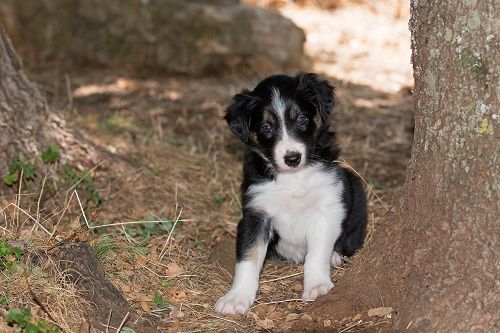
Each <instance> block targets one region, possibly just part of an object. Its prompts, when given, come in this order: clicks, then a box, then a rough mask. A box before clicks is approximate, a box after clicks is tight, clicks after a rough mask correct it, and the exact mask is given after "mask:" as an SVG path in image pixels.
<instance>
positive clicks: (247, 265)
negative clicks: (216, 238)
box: [215, 213, 270, 314]
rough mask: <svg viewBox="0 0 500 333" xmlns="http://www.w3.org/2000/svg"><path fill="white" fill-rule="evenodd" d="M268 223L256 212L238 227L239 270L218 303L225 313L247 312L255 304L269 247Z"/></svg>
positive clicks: (216, 308) (216, 307)
mask: <svg viewBox="0 0 500 333" xmlns="http://www.w3.org/2000/svg"><path fill="white" fill-rule="evenodd" d="M269 229H270V227H269V220H268V219H266V218H264V217H263V216H261V215H259V214H255V213H248V214H245V215H244V216H243V218H242V219H241V221H240V223H239V224H238V234H237V240H236V268H235V270H234V279H233V284H232V286H231V289H230V290H229V291H228V292H227V294H226V295H224V296H223V297H221V298H220V299H219V300H218V301H217V303H216V304H215V310H216V311H217V312H219V313H224V314H242V313H245V312H246V311H247V310H248V309H249V308H250V306H251V305H252V304H253V302H254V301H255V295H256V293H257V290H258V288H259V275H260V270H261V269H262V265H263V264H264V259H265V257H266V251H267V246H268V244H269Z"/></svg>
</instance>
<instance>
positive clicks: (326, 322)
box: [323, 319, 332, 327]
mask: <svg viewBox="0 0 500 333" xmlns="http://www.w3.org/2000/svg"><path fill="white" fill-rule="evenodd" d="M323 326H325V327H330V326H332V321H331V320H330V319H325V320H323Z"/></svg>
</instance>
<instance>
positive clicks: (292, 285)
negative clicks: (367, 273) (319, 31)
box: [0, 80, 408, 332]
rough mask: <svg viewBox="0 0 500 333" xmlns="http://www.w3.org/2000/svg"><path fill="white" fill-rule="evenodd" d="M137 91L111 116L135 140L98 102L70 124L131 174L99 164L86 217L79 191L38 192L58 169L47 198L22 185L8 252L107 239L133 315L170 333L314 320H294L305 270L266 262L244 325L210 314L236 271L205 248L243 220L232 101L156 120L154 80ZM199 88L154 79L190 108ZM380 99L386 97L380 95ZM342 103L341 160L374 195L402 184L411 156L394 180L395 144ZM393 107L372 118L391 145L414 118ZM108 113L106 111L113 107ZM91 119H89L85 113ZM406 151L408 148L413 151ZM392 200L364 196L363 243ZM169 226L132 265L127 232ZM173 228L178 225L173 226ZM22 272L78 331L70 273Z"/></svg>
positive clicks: (134, 244) (34, 267) (115, 276)
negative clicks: (120, 117)
mask: <svg viewBox="0 0 500 333" xmlns="http://www.w3.org/2000/svg"><path fill="white" fill-rule="evenodd" d="M130 81H131V82H133V83H134V85H135V88H134V90H133V91H129V92H127V93H125V94H122V95H118V97H117V96H113V97H111V99H110V100H111V101H113V103H119V104H122V105H123V104H125V103H123V102H122V101H121V99H123V100H129V99H130V98H131V96H134V98H136V99H135V100H134V103H136V104H135V106H134V107H132V108H128V107H124V109H123V110H119V111H116V110H115V111H114V112H120V113H121V114H125V115H126V117H127V118H128V119H129V120H130V122H131V123H134V124H136V126H138V127H139V128H141V130H138V131H137V133H134V137H131V133H130V131H125V132H122V133H120V134H116V133H114V132H113V133H110V131H109V129H106V128H105V127H104V126H102V125H100V124H102V123H103V121H102V119H99V117H103V116H104V117H106V116H109V114H108V113H106V114H104V115H102V114H97V113H94V112H91V111H90V110H89V108H90V107H95V109H96V111H97V110H100V109H101V105H100V104H94V102H92V103H91V104H90V105H89V104H87V102H86V101H85V100H83V102H82V99H79V98H76V99H75V101H74V103H75V107H76V108H78V107H80V115H79V116H76V117H75V116H73V122H74V123H75V124H76V125H77V126H78V127H79V128H81V129H82V130H83V131H84V132H86V133H92V135H91V137H92V139H95V140H96V141H99V142H100V143H101V144H102V145H103V146H106V147H111V146H115V147H119V148H116V150H117V154H119V155H120V156H123V157H124V158H126V159H128V161H129V164H130V168H129V169H128V170H120V173H116V172H114V171H113V170H112V169H104V168H103V167H101V166H98V167H96V168H95V169H94V170H93V171H92V174H93V175H94V178H95V179H96V180H97V186H98V189H99V192H100V193H101V196H102V197H103V198H104V203H103V204H102V205H101V206H99V207H97V208H95V207H90V208H87V207H84V206H85V204H81V201H84V202H85V200H84V199H81V200H78V198H79V197H80V196H81V195H80V196H78V197H77V195H76V193H78V192H74V187H69V188H68V189H60V191H58V192H57V194H56V195H55V196H53V197H51V198H50V199H46V198H44V196H43V195H41V194H42V193H43V192H44V191H43V186H47V184H51V182H55V183H57V179H58V176H57V170H56V169H57V168H52V169H50V170H47V173H46V174H45V176H44V177H43V178H42V179H40V182H39V186H40V188H33V184H32V185H31V186H30V187H31V188H30V191H27V190H26V189H25V188H27V186H25V185H23V186H19V188H18V189H15V190H14V189H11V191H10V194H11V195H13V196H12V197H11V199H10V200H9V199H8V198H9V197H8V196H6V195H3V196H2V201H3V202H4V206H3V207H5V208H4V209H3V210H2V212H3V213H4V215H3V219H4V221H5V222H3V223H1V224H0V225H2V232H3V236H4V237H5V238H7V239H10V240H12V242H16V241H15V239H19V240H20V241H19V242H21V244H23V247H24V248H25V249H26V250H25V251H26V252H25V253H27V256H28V257H31V256H35V255H38V256H42V257H43V258H50V256H47V254H46V253H47V251H49V249H50V251H57V244H58V241H57V240H63V239H66V240H67V242H73V241H88V242H90V243H91V244H94V246H96V245H97V246H99V244H101V243H103V239H105V237H107V236H106V235H107V234H110V235H111V237H110V239H111V245H110V246H109V248H110V249H109V250H107V251H105V252H106V253H105V255H104V256H103V257H102V258H101V263H102V265H103V267H104V269H105V271H106V274H107V278H108V279H109V280H110V281H112V282H113V284H114V285H115V286H117V287H118V288H119V289H120V290H121V291H122V293H123V294H124V295H125V297H126V298H127V300H128V301H129V303H130V304H132V306H133V307H134V308H136V309H138V310H139V311H145V312H149V313H150V314H151V315H153V316H155V317H156V318H157V320H158V323H159V325H161V327H163V328H164V329H163V330H164V331H166V332H196V331H199V332H202V331H203V332H206V331H225V330H231V331H240V332H251V331H254V330H259V329H264V328H267V329H270V330H273V331H286V330H289V329H290V328H291V327H292V325H293V324H294V323H295V322H296V321H297V320H310V318H307V317H305V318H302V317H301V316H298V315H294V314H299V313H300V312H301V311H302V310H303V309H304V307H305V306H306V305H307V304H306V303H304V302H302V301H301V300H300V299H298V298H299V297H300V295H301V288H302V267H301V266H300V265H294V264H290V263H285V262H278V261H271V262H269V263H268V264H266V266H265V268H264V270H263V273H262V276H261V284H260V290H259V293H258V296H257V300H256V303H255V305H254V306H253V307H252V309H251V312H250V313H249V314H248V315H247V316H246V317H225V316H220V315H218V314H216V313H215V312H214V311H213V305H214V303H215V301H216V300H217V299H218V297H220V296H221V295H223V293H224V292H225V291H227V289H228V288H229V286H230V274H229V273H228V272H227V270H229V269H230V268H228V267H224V266H223V267H222V268H221V267H220V265H219V263H218V262H215V261H213V260H212V259H211V258H210V252H211V251H210V248H211V247H212V246H214V245H215V244H217V243H218V242H219V241H221V240H223V239H227V238H228V237H229V238H231V237H234V235H235V228H236V223H237V220H238V217H237V215H238V214H239V212H240V202H239V194H238V190H237V189H238V186H239V179H240V171H239V170H240V162H239V160H240V157H241V154H240V152H238V147H239V144H238V143H237V142H236V141H235V140H234V139H233V138H232V137H231V136H230V135H229V134H228V133H227V131H225V130H224V128H225V127H224V126H225V125H224V124H223V123H222V120H220V117H219V115H220V113H221V111H222V102H219V101H218V100H217V99H220V100H224V99H226V98H227V97H228V93H226V92H224V93H223V94H219V95H214V94H210V93H209V92H206V91H205V92H200V94H203V95H204V96H208V97H206V98H207V99H208V98H214V96H215V100H211V101H210V103H208V102H204V103H202V105H207V104H208V105H209V106H208V107H206V108H207V109H203V106H202V107H201V108H200V107H199V106H198V108H199V109H191V107H193V105H198V101H196V96H195V101H192V100H190V99H189V98H186V100H184V101H183V103H185V105H187V106H186V107H187V108H188V111H187V112H186V114H185V116H182V115H178V114H171V113H169V112H173V111H174V110H175V109H176V108H177V106H173V107H172V109H169V106H168V105H167V107H165V109H164V111H163V113H161V114H159V116H158V117H156V118H153V119H151V117H149V116H148V112H149V111H151V110H157V107H156V106H155V103H161V100H160V101H158V100H155V99H154V98H152V99H149V100H146V101H144V100H143V99H142V98H139V97H138V96H143V95H146V92H143V91H144V90H145V91H147V90H148V89H150V88H149V87H150V85H151V82H149V81H139V80H130ZM201 81H202V82H201V83H196V84H194V83H193V82H191V81H189V80H187V81H186V82H182V81H181V80H167V81H158V86H157V89H158V90H159V91H158V94H160V95H162V96H163V95H165V92H167V91H171V90H172V89H173V88H172V85H175V86H177V85H179V86H181V87H185V88H184V89H185V90H186V91H180V94H182V95H184V96H191V98H192V95H191V94H190V93H189V89H193V87H192V85H193V84H194V86H195V88H197V89H199V88H200V86H206V87H211V84H210V83H209V82H207V81H203V80H201ZM172 82H175V83H172ZM198 82H199V81H198ZM198 84H199V85H198ZM247 84H251V83H247ZM207 89H212V88H207ZM226 89H227V90H230V89H228V88H227V87H222V88H221V89H220V90H221V91H226ZM160 90H163V92H161V91H160ZM374 94H375V95H377V94H378V95H379V93H376V92H375V93H374ZM338 96H339V99H340V100H341V101H342V104H340V105H339V108H338V111H337V117H336V118H337V119H342V120H338V121H339V122H340V121H342V122H343V123H346V124H351V125H350V126H351V127H350V128H348V129H342V127H341V126H337V128H338V129H339V130H341V131H342V130H344V131H345V132H344V133H341V134H340V138H341V145H342V146H344V147H346V146H347V147H348V149H346V151H347V152H348V154H345V155H344V156H345V158H346V161H348V162H349V164H350V165H352V166H353V168H354V169H356V170H357V172H359V173H360V175H362V176H363V177H364V179H365V180H366V181H367V182H368V183H371V184H372V185H370V186H373V184H376V185H377V186H379V187H380V186H381V185H380V184H379V183H382V182H385V181H386V179H389V178H395V177H397V178H399V180H401V179H403V178H402V177H403V171H404V168H403V167H402V166H403V165H404V164H405V163H406V156H407V152H405V151H401V152H400V155H399V157H398V158H399V160H397V161H392V163H393V165H395V166H397V167H394V169H393V171H391V172H390V173H389V175H387V174H386V173H387V166H386V163H387V161H385V160H384V158H382V157H379V158H375V157H374V156H380V155H381V154H382V155H383V154H389V152H385V150H384V147H390V140H388V139H387V138H385V137H384V136H385V135H386V134H385V133H381V135H382V138H381V139H380V140H373V141H372V140H370V141H368V142H367V141H364V140H363V139H362V138H363V137H364V135H366V133H367V132H370V131H371V132H372V133H375V134H378V133H379V132H378V129H377V128H375V129H370V127H369V126H371V124H370V123H368V124H367V123H366V122H364V121H362V120H361V119H358V117H360V118H363V117H364V116H363V115H361V114H360V113H362V112H363V109H361V108H356V112H352V109H351V107H352V106H353V105H352V104H351V105H349V103H350V102H351V101H356V100H357V97H356V96H353V95H351V94H350V92H349V90H347V89H343V88H341V89H339V91H338ZM113 98H114V99H117V100H113ZM380 98H382V97H380ZM391 98H393V97H390V96H389V97H387V98H385V99H383V102H384V103H385V104H384V107H382V108H377V106H372V107H371V108H370V115H369V117H372V118H374V119H377V121H380V122H386V123H385V124H386V126H382V127H383V128H384V131H387V130H388V129H390V130H393V131H395V132H396V133H398V134H397V135H395V136H394V140H396V141H398V140H401V135H403V134H401V133H399V132H397V131H398V129H399V130H401V129H402V127H396V128H393V127H391V126H392V124H394V125H396V126H400V125H399V121H401V119H404V118H401V117H407V116H406V115H404V114H401V111H400V110H397V109H396V110H391V108H390V106H392V105H394V106H395V107H396V108H398V107H401V103H398V100H397V99H395V100H391ZM129 101H130V100H129ZM108 103H109V102H108ZM391 103H393V104H391ZM405 103H406V102H405ZM353 104H354V103H353ZM386 105H389V107H387V106H386ZM403 105H404V104H403ZM107 107H108V108H109V104H108V105H107ZM84 110H85V111H90V112H87V113H86V114H84V115H82V114H83V111H84ZM144 110H145V111H144ZM108 112H109V111H108ZM155 112H157V111H155ZM394 116H398V117H400V118H399V120H394V119H392V117H394ZM124 117H125V116H124ZM190 118H195V119H198V120H197V121H199V122H202V124H203V125H202V126H203V127H202V128H203V130H200V131H195V132H191V131H186V130H185V128H183V126H178V127H176V128H170V127H167V126H166V125H165V124H168V123H170V122H172V121H174V120H175V121H176V122H177V123H179V124H182V123H184V122H189V121H190ZM204 120H205V121H204ZM207 124H211V125H212V127H210V125H207ZM186 126H187V127H186V129H187V128H189V124H188V125H186ZM352 126H354V128H353V127H352ZM158 128H163V129H162V131H161V133H162V134H161V136H160V134H159V133H160V132H159V131H157V132H155V133H153V134H152V135H151V134H149V131H150V130H151V129H158ZM367 129H369V130H367ZM148 135H150V136H148ZM169 137H176V138H180V139H181V141H182V142H169V141H168V138H169ZM165 138H167V139H165ZM400 144H401V143H400ZM407 145H408V143H406V147H407ZM111 149H113V148H111ZM396 156H397V155H396ZM378 161H380V163H379V162H378ZM398 165H399V166H398ZM382 171H385V172H382ZM386 177H387V178H386ZM398 184H401V181H399V182H398ZM67 190H70V192H67ZM395 190H397V187H394V186H393V185H392V184H390V185H387V186H384V187H383V188H378V189H376V190H375V191H376V192H374V191H369V192H368V195H369V205H370V210H371V213H370V217H369V231H368V241H369V239H370V237H371V234H372V233H373V231H374V230H375V229H376V225H377V224H378V223H380V221H381V219H382V218H383V215H384V212H385V211H386V209H387V207H386V205H387V203H386V202H388V201H389V197H390V195H392V194H393V193H394V191H395ZM214 193H217V194H218V197H217V196H214ZM220 198H222V199H220ZM83 213H85V217H84V214H83ZM28 214H29V215H28ZM148 215H150V216H152V219H151V218H150V219H149V221H147V222H144V220H145V219H144V217H146V216H148ZM0 216H1V215H0ZM165 217H167V218H168V219H170V220H172V221H174V225H175V228H172V229H171V230H170V232H166V233H161V234H159V235H154V236H153V237H151V239H150V240H148V241H147V242H146V243H144V244H143V246H145V247H146V248H147V249H148V250H149V253H148V254H146V255H137V253H136V250H137V248H138V246H139V243H141V239H138V238H134V237H131V236H130V235H128V234H127V233H126V232H125V230H126V227H130V226H132V225H135V223H137V222H141V223H156V221H162V220H164V219H165ZM131 219H135V220H134V221H131ZM17 221H19V222H17ZM176 221H183V222H182V223H180V224H178V223H177V222H176ZM99 226H100V227H99ZM17 230H19V232H17ZM230 244H231V243H230ZM232 246H233V245H229V248H227V251H226V253H227V254H228V255H232V253H233V249H232ZM50 251H49V252H50ZM24 262H25V263H29V262H30V261H29V260H24ZM26 265H29V267H30V268H29V270H28V271H29V272H43V274H40V273H39V274H34V273H30V274H29V276H28V280H29V281H30V284H31V287H32V289H33V291H34V292H35V293H36V294H37V295H40V297H41V298H42V299H45V300H46V302H45V303H46V304H51V307H50V308H49V311H50V312H51V314H52V316H53V317H54V319H55V321H56V322H57V324H58V325H60V326H61V327H63V329H64V330H65V331H68V329H69V328H70V327H77V326H79V325H80V324H82V315H81V314H82V311H84V310H85V309H86V307H88V304H85V303H84V302H83V301H82V299H81V298H80V297H79V295H78V292H77V291H76V289H75V287H74V286H72V285H69V284H68V283H67V282H66V281H67V280H66V279H64V272H58V271H57V270H56V269H55V267H56V265H54V264H53V262H51V260H38V261H36V264H34V263H29V264H26ZM348 265H349V264H348V263H347V265H346V266H344V267H342V268H339V269H336V270H334V271H333V272H332V277H333V279H334V280H335V279H336V278H338V277H339V276H341V275H342V274H343V272H344V271H345V269H347V268H348ZM225 270H226V271H225ZM23 281H24V277H23V275H22V274H20V273H19V274H13V275H9V276H8V283H6V284H3V286H2V288H4V289H3V292H4V293H8V294H15V292H14V290H13V289H12V288H14V289H17V288H19V286H23V285H25V283H24V282H23ZM48 286H50V287H48ZM24 290H25V291H26V289H24ZM55 291H60V292H55ZM155 293H160V294H161V295H163V298H164V300H165V302H166V303H167V304H169V306H168V307H167V308H166V309H158V308H155V305H154V302H153V298H154V295H155ZM16 295H18V294H16ZM19 295H24V296H18V297H16V298H14V299H13V300H12V303H11V306H13V305H17V304H24V305H30V306H31V307H32V308H35V309H36V308H39V307H37V306H36V305H35V304H33V300H32V299H31V298H30V296H29V293H26V292H24V293H22V294H19ZM36 315H37V316H39V317H40V318H45V319H47V320H50V319H48V317H47V315H46V314H45V313H43V312H42V311H37V312H36ZM353 315H354V314H353ZM269 318H271V319H269ZM313 320H315V319H314V318H313ZM347 322H348V321H346V323H347ZM320 324H323V323H320ZM351 324H352V323H350V324H349V325H351ZM373 324H375V322H373ZM334 325H340V324H339V323H334ZM361 325H367V324H366V322H364V323H360V324H358V325H356V326H353V327H352V328H349V329H347V330H346V331H350V330H351V329H354V327H358V326H359V327H361ZM344 329H345V327H344Z"/></svg>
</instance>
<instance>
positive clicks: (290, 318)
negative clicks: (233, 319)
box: [285, 313, 299, 321]
mask: <svg viewBox="0 0 500 333" xmlns="http://www.w3.org/2000/svg"><path fill="white" fill-rule="evenodd" d="M297 318H299V315H298V314H296V313H289V314H288V315H287V316H286V318H285V321H293V320H295V319H297Z"/></svg>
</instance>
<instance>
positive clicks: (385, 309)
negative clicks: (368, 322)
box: [368, 306, 392, 317]
mask: <svg viewBox="0 0 500 333" xmlns="http://www.w3.org/2000/svg"><path fill="white" fill-rule="evenodd" d="M391 312H392V308H391V307H390V306H382V307H380V308H372V309H370V310H368V317H374V316H377V317H385V316H388V315H390V314H391Z"/></svg>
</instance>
